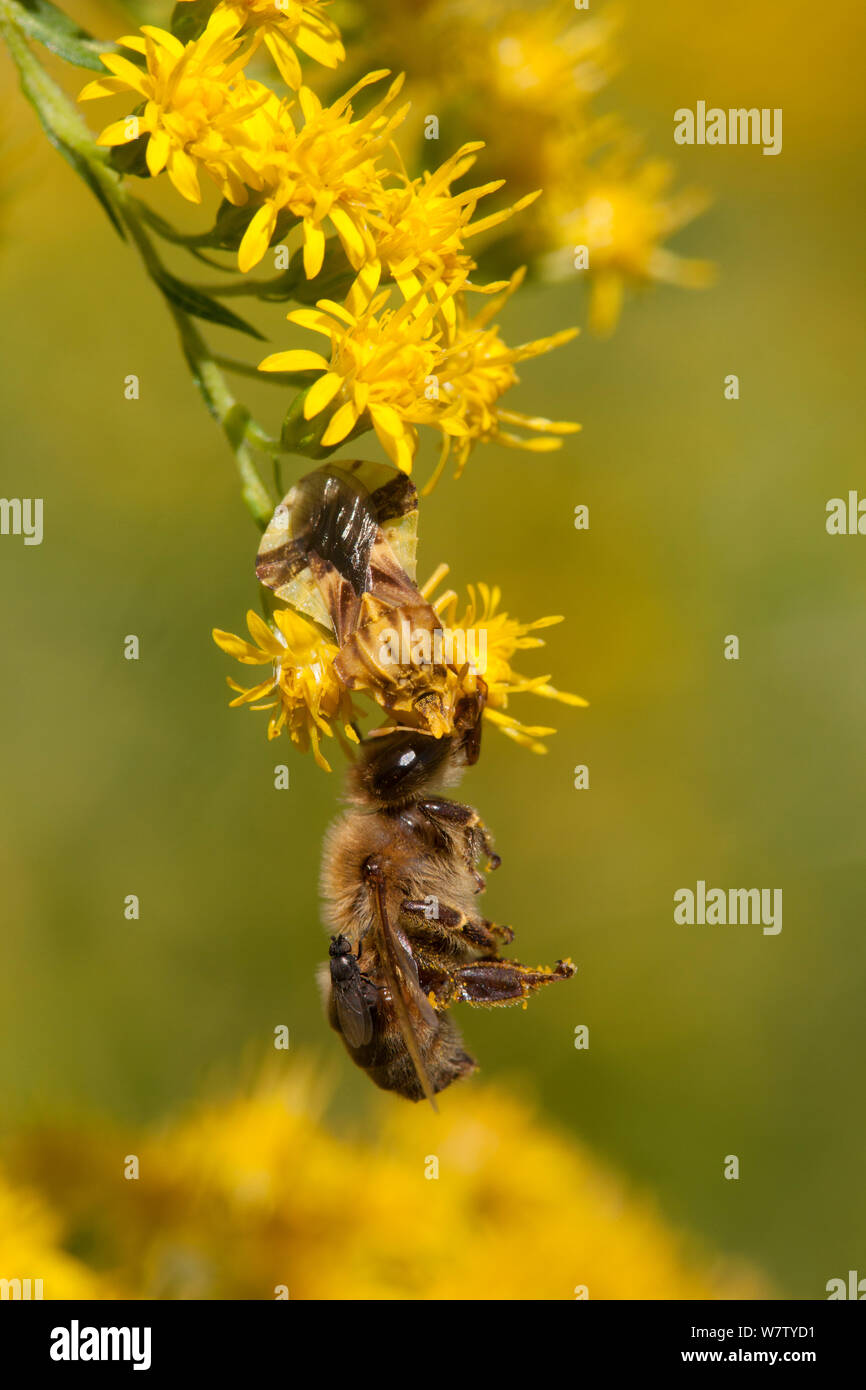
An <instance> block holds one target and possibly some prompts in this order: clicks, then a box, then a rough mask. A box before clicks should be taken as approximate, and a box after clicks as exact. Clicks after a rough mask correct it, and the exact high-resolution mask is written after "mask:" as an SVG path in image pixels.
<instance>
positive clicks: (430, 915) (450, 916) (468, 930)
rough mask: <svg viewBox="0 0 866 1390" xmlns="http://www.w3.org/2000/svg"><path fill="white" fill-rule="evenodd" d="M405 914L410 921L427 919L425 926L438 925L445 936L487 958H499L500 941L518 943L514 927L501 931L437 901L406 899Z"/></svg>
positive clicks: (493, 925)
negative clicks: (459, 939) (514, 941)
mask: <svg viewBox="0 0 866 1390" xmlns="http://www.w3.org/2000/svg"><path fill="white" fill-rule="evenodd" d="M401 911H403V912H405V913H407V915H408V916H410V917H423V918H424V919H425V922H429V923H435V924H437V925H438V926H439V928H440V929H441V930H442V935H443V936H446V937H447V936H449V935H451V934H456V935H459V936H460V937H461V938H462V939H463V940H464V941H465V942H466V943H467V944H468V945H470V946H472V947H474V948H475V950H477V951H482V952H483V953H484V954H485V955H490V956H495V955H497V953H498V951H499V942H500V941H505V942H508V941H513V940H514V932H513V931H512V930H511V928H510V927H499V926H497V925H496V924H495V923H494V922H490V921H488V920H487V918H486V917H470V916H469V914H468V913H466V912H461V911H459V909H458V908H456V907H448V906H447V904H445V903H440V902H439V900H438V898H435V897H430V898H424V899H421V900H420V901H416V900H414V899H412V898H404V899H403V903H402V907H401ZM432 929H433V930H435V928H432Z"/></svg>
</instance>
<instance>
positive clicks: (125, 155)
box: [108, 135, 151, 179]
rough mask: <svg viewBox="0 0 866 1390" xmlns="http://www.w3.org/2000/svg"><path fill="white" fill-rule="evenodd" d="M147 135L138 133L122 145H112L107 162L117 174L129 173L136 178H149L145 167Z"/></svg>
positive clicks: (148, 172) (148, 171) (148, 137)
mask: <svg viewBox="0 0 866 1390" xmlns="http://www.w3.org/2000/svg"><path fill="white" fill-rule="evenodd" d="M149 139H150V136H149V135H139V137H138V139H137V140H127V142H126V144H124V145H112V147H111V151H110V153H109V156H108V162H109V164H110V165H111V167H112V169H116V170H117V172H118V174H131V175H132V176H133V177H134V178H137V179H149V178H150V176H151V175H150V170H149V169H148V167H147V144H148V141H149Z"/></svg>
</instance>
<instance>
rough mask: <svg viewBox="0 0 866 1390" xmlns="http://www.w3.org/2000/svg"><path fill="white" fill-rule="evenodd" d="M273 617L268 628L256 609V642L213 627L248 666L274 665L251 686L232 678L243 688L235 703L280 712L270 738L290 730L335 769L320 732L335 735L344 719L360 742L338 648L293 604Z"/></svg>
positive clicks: (251, 624) (252, 616)
mask: <svg viewBox="0 0 866 1390" xmlns="http://www.w3.org/2000/svg"><path fill="white" fill-rule="evenodd" d="M273 621H274V626H273V627H269V626H268V624H267V623H266V622H264V620H263V619H262V618H260V617H259V616H258V614H257V613H254V612H253V611H252V610H250V612H249V613H247V627H248V628H249V632H250V636H251V637H252V639H253V644H254V645H253V644H251V643H249V642H246V641H244V639H243V638H241V637H235V636H234V635H233V634H232V633H230V632H223V631H221V630H220V629H219V628H214V630H213V639H214V641H215V642H216V644H217V646H218V647H220V648H221V649H222V651H224V652H226V653H227V654H228V655H229V656H233V657H234V658H235V660H236V661H240V662H242V663H243V664H244V665H245V666H268V665H269V666H270V667H271V674H270V676H269V677H268V679H267V680H265V681H262V682H261V683H260V684H259V685H255V686H252V687H251V688H246V687H244V686H242V685H238V684H237V683H236V682H235V681H234V680H232V679H231V677H228V684H229V686H230V687H231V689H232V690H236V691H238V692H239V694H238V696H237V698H236V699H234V700H232V701H231V702H230V703H231V707H232V708H234V707H236V706H238V705H249V706H250V708H251V709H255V710H261V709H267V710H275V711H276V712H275V713H274V714H272V715H271V717H270V719H269V721H268V738H269V739H272V738H278V737H279V735H280V734H281V733H282V732H283V730H285V732H286V733H287V734H288V736H289V738H290V739H291V741H292V743H293V744H294V745H295V747H296V748H299V749H300V751H301V752H302V753H305V752H307V750H308V749H309V748H310V746H312V749H313V757H314V758H315V760H316V763H317V764H318V766H319V767H321V768H323V769H324V771H325V772H330V771H331V768H330V766H329V764H328V763H327V762H326V761H325V759H324V757H323V756H322V753H321V751H320V748H319V735H320V734H324V735H325V736H326V737H328V738H331V737H332V736H333V730H332V728H331V721H332V720H337V719H338V720H340V721H341V723H342V726H343V729H342V732H343V734H344V735H345V737H346V738H347V739H349V741H350V742H354V743H357V741H358V740H357V735H356V734H355V731H354V729H353V728H352V727H351V725H352V720H353V719H354V718H355V712H354V710H353V708H352V702H351V699H350V697H349V694H348V692H347V691H346V690H345V689H344V687H343V686H342V685H341V683H340V681H339V679H338V677H337V674H336V672H335V671H334V659H335V657H336V656H337V652H338V650H339V649H338V648H337V647H336V646H335V645H334V644H333V642H329V641H328V640H327V638H326V637H324V636H323V635H322V634H321V633H320V631H319V629H318V628H317V627H316V626H315V624H314V623H311V622H308V621H307V620H306V619H305V618H302V617H301V616H300V614H298V613H295V612H293V611H292V609H290V608H278V609H277V610H276V611H275V612H274V615H273ZM262 701H264V703H261V702H262Z"/></svg>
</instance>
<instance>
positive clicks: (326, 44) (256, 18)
mask: <svg viewBox="0 0 866 1390" xmlns="http://www.w3.org/2000/svg"><path fill="white" fill-rule="evenodd" d="M327 3H328V0H221V3H220V4H219V5H218V6H217V10H218V11H224V12H226V13H229V14H231V15H233V16H234V18H235V20H236V21H237V25H238V27H240V26H241V25H242V24H243V25H245V26H246V27H247V28H248V29H250V30H253V31H254V32H255V34H256V37H257V40H258V41H261V40H264V43H265V47H266V48H267V50H268V52H269V53H270V55H271V57H272V58H273V60H274V62H275V63H276V65H277V67H278V68H279V71H280V76H281V77H282V79H283V81H284V82H286V83H287V84H288V86H289V87H292V88H293V89H297V88H298V87H300V85H301V65H300V63H299V62H298V57H297V54H296V53H295V49H296V48H299V49H300V50H301V52H302V53H306V54H307V55H308V57H310V58H313V59H314V60H315V61H316V62H317V63H321V64H322V66H323V67H326V68H335V67H336V66H337V64H338V63H342V61H343V59H344V58H345V56H346V50H345V49H344V48H343V45H342V43H341V42H340V31H339V30H338V28H337V26H336V24H335V23H334V21H333V20H332V19H329V18H328V16H327V15H326V14H325V12H324V6H325V5H326V4H327Z"/></svg>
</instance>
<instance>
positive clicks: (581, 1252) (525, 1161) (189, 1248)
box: [4, 1052, 773, 1303]
mask: <svg viewBox="0 0 866 1390" xmlns="http://www.w3.org/2000/svg"><path fill="white" fill-rule="evenodd" d="M281 1055H282V1054H281ZM290 1055H291V1057H292V1058H294V1061H290V1062H289V1063H288V1064H283V1065H282V1066H281V1068H279V1069H278V1068H277V1067H276V1066H273V1067H271V1068H269V1069H268V1070H267V1071H266V1072H265V1073H264V1074H263V1075H262V1077H261V1079H260V1080H258V1081H257V1082H256V1084H254V1085H253V1086H246V1087H243V1088H239V1089H238V1090H237V1091H236V1092H235V1093H230V1094H228V1095H216V1096H212V1097H211V1098H209V1099H206V1100H204V1101H200V1102H199V1103H198V1104H197V1105H196V1106H195V1107H191V1108H189V1109H187V1110H185V1111H184V1112H183V1113H181V1114H178V1115H173V1116H169V1117H168V1118H167V1119H163V1120H162V1121H161V1123H160V1124H159V1125H154V1126H150V1127H148V1128H146V1129H141V1130H139V1131H138V1132H135V1133H134V1134H133V1135H132V1136H131V1135H130V1131H129V1127H128V1126H127V1127H126V1128H125V1129H123V1130H121V1129H120V1128H119V1127H118V1130H117V1132H115V1131H114V1130H107V1131H106V1130H105V1129H104V1128H97V1126H95V1125H94V1124H93V1123H92V1122H88V1123H86V1124H83V1125H79V1126H78V1127H77V1128H76V1129H74V1130H73V1129H71V1128H67V1129H65V1130H64V1129H60V1128H59V1127H58V1126H55V1127H54V1128H46V1127H44V1126H43V1128H42V1129H41V1130H36V1129H34V1130H31V1131H29V1132H27V1133H25V1134H24V1135H23V1136H22V1137H21V1139H20V1140H19V1142H18V1144H17V1145H16V1158H15V1163H16V1171H21V1172H24V1173H26V1174H27V1176H28V1180H30V1181H32V1180H33V1178H32V1177H31V1175H33V1174H35V1175H36V1180H37V1181H38V1183H39V1191H40V1195H41V1196H43V1197H46V1198H48V1199H50V1200H51V1202H52V1203H53V1205H54V1206H56V1207H58V1208H62V1210H63V1214H64V1225H65V1227H66V1228H67V1229H68V1230H70V1231H73V1232H82V1231H84V1232H86V1233H87V1235H88V1240H87V1241H86V1242H85V1243H84V1244H85V1248H86V1254H85V1256H84V1257H83V1258H84V1259H86V1260H87V1261H88V1264H87V1266H86V1270H87V1273H88V1275H89V1276H90V1278H91V1279H92V1280H94V1281H95V1280H96V1279H98V1278H99V1277H100V1276H99V1275H98V1274H97V1272H96V1271H97V1270H99V1269H101V1268H105V1267H110V1268H112V1269H114V1270H116V1271H117V1277H118V1279H119V1280H121V1281H122V1284H121V1290H120V1293H119V1295H118V1296H120V1297H133V1298H143V1299H148V1298H157V1299H191V1298H192V1299H195V1298H198V1299H228V1300H232V1299H273V1298H274V1297H275V1296H276V1297H279V1296H280V1294H281V1292H283V1291H285V1290H286V1289H287V1290H288V1293H289V1296H290V1297H291V1299H292V1300H293V1301H294V1300H296V1299H297V1300H322V1299H334V1298H341V1299H377V1300H378V1299H407V1298H411V1299H423V1300H441V1299H453V1300H457V1301H466V1300H472V1299H477V1298H478V1296H479V1292H481V1293H482V1294H483V1295H484V1296H485V1297H489V1298H494V1299H497V1300H514V1299H543V1300H559V1301H562V1302H563V1303H566V1302H569V1301H572V1303H573V1300H574V1297H575V1289H576V1287H577V1286H583V1287H585V1288H588V1290H589V1295H590V1297H591V1298H593V1299H647V1298H649V1299H672V1300H679V1299H712V1300H715V1299H725V1298H750V1299H757V1298H766V1297H770V1296H772V1294H773V1290H772V1289H771V1288H770V1287H768V1284H767V1281H766V1280H765V1278H764V1277H763V1276H762V1275H761V1274H760V1273H759V1272H758V1271H757V1270H755V1269H754V1268H752V1267H750V1266H747V1265H744V1264H743V1263H742V1262H740V1261H738V1260H736V1259H728V1258H725V1259H722V1258H720V1257H719V1256H718V1254H717V1253H716V1252H714V1251H708V1250H706V1249H705V1248H703V1243H699V1242H697V1241H695V1240H694V1239H692V1238H690V1237H688V1236H687V1235H685V1234H684V1233H683V1232H682V1231H680V1230H678V1229H677V1228H676V1227H673V1226H671V1225H669V1224H667V1223H666V1222H665V1221H664V1220H663V1219H662V1217H661V1216H660V1215H659V1214H658V1210H657V1203H656V1202H655V1200H654V1199H653V1197H652V1196H651V1194H649V1193H647V1192H644V1191H639V1190H637V1189H635V1188H634V1187H633V1186H632V1185H631V1184H628V1183H626V1182H625V1181H624V1180H623V1178H622V1177H621V1176H620V1175H619V1174H617V1173H616V1172H615V1170H613V1169H612V1168H611V1167H610V1165H609V1164H608V1163H607V1162H606V1161H603V1160H602V1159H600V1158H599V1157H598V1156H596V1155H595V1154H593V1153H592V1151H591V1150H590V1149H589V1148H587V1146H586V1145H585V1144H584V1143H583V1142H582V1141H581V1140H580V1139H579V1138H578V1137H577V1136H576V1135H574V1134H571V1133H569V1132H568V1130H567V1129H565V1128H564V1127H563V1126H562V1125H559V1126H557V1125H555V1124H553V1123H552V1122H551V1121H550V1119H549V1118H546V1117H545V1116H544V1114H543V1113H540V1112H539V1110H538V1109H537V1108H536V1107H535V1106H534V1105H533V1104H532V1103H531V1102H530V1101H529V1100H526V1099H521V1098H515V1097H514V1096H513V1095H511V1094H509V1092H508V1091H507V1090H506V1089H505V1088H504V1087H503V1086H499V1087H495V1086H491V1085H485V1084H484V1083H483V1082H475V1081H474V1082H472V1083H471V1084H469V1085H466V1088H465V1089H464V1090H463V1091H462V1092H461V1090H460V1089H459V1088H458V1087H454V1088H452V1089H451V1090H450V1091H448V1092H447V1093H446V1094H445V1096H444V1099H443V1101H442V1103H441V1111H440V1113H439V1114H438V1115H433V1114H432V1112H431V1111H429V1109H428V1108H427V1107H422V1106H413V1105H404V1104H403V1103H402V1102H400V1101H395V1100H394V1099H393V1097H391V1096H378V1095H377V1096H373V1095H372V1094H371V1095H370V1096H369V1097H368V1098H367V1103H368V1105H369V1115H368V1116H367V1118H366V1120H365V1123H364V1124H363V1125H358V1124H354V1125H349V1124H343V1125H342V1127H341V1126H340V1125H338V1124H337V1123H336V1122H335V1121H334V1120H333V1119H332V1118H331V1117H330V1112H329V1114H328V1117H327V1118H326V1117H325V1113H324V1112H325V1109H326V1106H327V1105H328V1103H329V1101H330V1100H331V1095H332V1093H333V1089H334V1084H333V1080H332V1079H330V1078H329V1077H328V1076H327V1075H326V1076H325V1077H323V1068H322V1066H321V1064H320V1063H319V1062H318V1061H317V1060H316V1059H315V1058H312V1057H310V1058H307V1059H305V1058H303V1057H300V1058H298V1057H297V1056H296V1055H295V1053H294V1052H293V1053H292V1054H290ZM343 1066H344V1070H345V1071H347V1072H348V1070H350V1064H349V1063H348V1062H345V1063H344V1064H343ZM356 1081H357V1085H358V1087H360V1086H362V1085H363V1086H365V1087H367V1090H368V1091H370V1092H371V1093H372V1087H370V1086H369V1085H368V1083H367V1082H366V1081H363V1080H362V1079H361V1078H359V1077H357V1075H353V1077H352V1078H351V1083H350V1084H351V1085H352V1086H354V1085H355V1082H356ZM331 1109H333V1106H332V1107H331ZM130 1147H132V1148H133V1149H134V1150H135V1152H136V1153H137V1154H138V1155H140V1157H141V1167H142V1172H143V1173H147V1175H148V1178H147V1181H146V1182H144V1181H143V1182H129V1183H123V1182H119V1181H118V1180H117V1176H116V1174H117V1167H118V1160H117V1155H118V1153H121V1154H122V1153H125V1152H127V1150H128V1149H129V1148H130ZM431 1152H433V1153H436V1154H437V1155H439V1156H440V1169H439V1181H438V1182H424V1181H423V1177H419V1174H421V1173H422V1172H423V1156H424V1155H425V1154H429V1153H431ZM351 1173H363V1174H364V1186H363V1200H357V1201H343V1200H340V1194H342V1193H344V1192H345V1191H346V1175H347V1174H351ZM395 1211H397V1212H399V1213H400V1219H399V1220H397V1221H395V1220H394V1213H395ZM27 1253H29V1255H30V1258H29V1259H28V1261H27V1263H28V1265H29V1266H30V1267H33V1266H38V1267H39V1268H40V1269H41V1268H43V1266H42V1265H41V1264H40V1263H39V1258H40V1248H39V1247H35V1248H34V1249H33V1251H32V1252H27ZM91 1270H92V1273H91ZM4 1272H5V1271H4ZM48 1296H49V1295H48V1285H47V1283H46V1297H48ZM59 1296H60V1297H70V1298H82V1297H84V1298H86V1297H93V1294H88V1292H87V1291H86V1290H85V1289H80V1288H76V1287H74V1286H70V1285H68V1284H66V1285H61V1286H60V1291H59Z"/></svg>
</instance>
